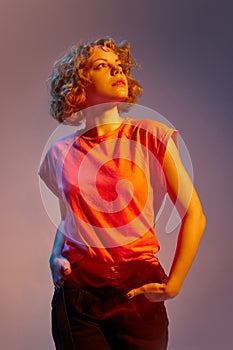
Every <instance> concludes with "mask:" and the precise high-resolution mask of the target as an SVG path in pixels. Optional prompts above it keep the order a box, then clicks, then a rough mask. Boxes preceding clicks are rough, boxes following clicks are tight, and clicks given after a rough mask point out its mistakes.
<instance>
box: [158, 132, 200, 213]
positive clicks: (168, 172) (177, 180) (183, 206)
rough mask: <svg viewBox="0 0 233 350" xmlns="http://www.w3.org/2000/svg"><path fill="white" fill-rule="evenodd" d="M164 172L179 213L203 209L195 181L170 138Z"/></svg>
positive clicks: (171, 196) (168, 188)
mask: <svg viewBox="0 0 233 350" xmlns="http://www.w3.org/2000/svg"><path fill="white" fill-rule="evenodd" d="M164 174H165V178H166V182H167V190H168V194H169V196H170V198H171V199H172V201H173V203H174V204H175V206H176V208H177V210H178V212H179V214H180V215H181V217H183V216H184V215H185V214H186V213H190V212H193V211H200V212H201V211H202V208H201V203H200V200H199V198H198V195H197V192H196V190H195V188H194V186H193V183H192V181H191V179H190V177H189V175H188V173H187V171H186V169H185V167H184V165H183V163H182V161H181V159H180V155H179V152H178V149H177V147H176V145H175V143H174V141H173V140H172V138H170V139H169V141H168V144H167V149H166V152H165V157H164Z"/></svg>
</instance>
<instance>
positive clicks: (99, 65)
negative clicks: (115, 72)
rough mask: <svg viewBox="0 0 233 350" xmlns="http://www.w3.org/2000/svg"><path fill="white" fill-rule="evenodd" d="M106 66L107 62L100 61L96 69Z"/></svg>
mask: <svg viewBox="0 0 233 350" xmlns="http://www.w3.org/2000/svg"><path fill="white" fill-rule="evenodd" d="M105 66H106V63H99V64H97V66H96V67H95V69H101V68H104V67H105Z"/></svg>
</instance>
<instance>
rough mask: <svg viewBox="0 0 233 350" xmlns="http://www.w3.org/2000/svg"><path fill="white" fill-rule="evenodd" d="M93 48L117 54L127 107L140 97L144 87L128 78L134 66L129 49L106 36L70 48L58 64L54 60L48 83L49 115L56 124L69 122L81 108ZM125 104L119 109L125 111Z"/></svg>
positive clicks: (128, 46) (134, 62) (84, 96)
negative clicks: (98, 47) (124, 81)
mask: <svg viewBox="0 0 233 350" xmlns="http://www.w3.org/2000/svg"><path fill="white" fill-rule="evenodd" d="M96 46H100V47H103V48H104V47H105V48H106V49H110V50H112V51H113V52H114V53H115V54H117V55H118V57H119V60H120V61H121V65H122V69H123V72H124V74H125V75H126V78H127V80H128V98H127V100H126V101H125V102H126V103H128V104H132V103H136V102H137V101H138V97H139V96H141V95H142V93H143V88H142V87H141V85H140V84H139V83H138V82H137V81H136V80H135V79H133V78H132V76H131V75H130V72H131V68H132V67H136V66H137V62H136V61H135V60H134V59H133V57H132V55H131V50H130V44H129V43H128V42H127V41H122V42H120V43H119V44H117V43H116V42H115V41H114V40H113V39H111V38H109V37H106V38H101V39H98V40H96V41H93V42H89V43H87V44H82V45H75V46H73V47H71V49H70V51H69V52H67V54H65V55H64V56H63V57H61V58H60V59H59V60H58V61H55V63H54V66H53V70H52V72H51V75H50V76H49V79H48V82H49V86H50V94H51V100H50V113H51V115H52V117H53V118H55V119H56V120H57V121H58V122H60V123H63V122H68V120H71V119H72V116H73V115H76V114H77V112H78V111H80V110H82V109H83V108H84V102H85V99H86V94H85V88H86V87H87V86H88V85H89V84H90V81H89V79H88V65H87V61H88V58H89V57H90V56H91V55H92V53H93V51H94V48H95V47H96ZM122 106H123V107H122ZM126 109H127V108H126V104H122V105H121V104H120V105H119V110H121V111H124V110H126Z"/></svg>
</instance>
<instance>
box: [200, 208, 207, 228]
mask: <svg viewBox="0 0 233 350" xmlns="http://www.w3.org/2000/svg"><path fill="white" fill-rule="evenodd" d="M200 222H201V227H202V231H203V232H204V231H205V228H206V216H205V214H204V213H203V211H201V218H200Z"/></svg>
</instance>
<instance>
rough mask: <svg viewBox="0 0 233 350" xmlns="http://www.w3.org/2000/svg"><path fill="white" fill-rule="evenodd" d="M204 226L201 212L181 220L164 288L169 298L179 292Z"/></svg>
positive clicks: (187, 215)
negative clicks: (173, 255)
mask: <svg viewBox="0 0 233 350" xmlns="http://www.w3.org/2000/svg"><path fill="white" fill-rule="evenodd" d="M205 225H206V219H205V216H204V214H203V212H202V211H197V212H192V213H190V214H189V213H187V214H186V215H185V217H184V218H183V220H182V224H181V228H180V232H179V237H178V241H177V247H176V252H175V257H174V259H173V263H172V267H171V270H170V273H169V277H168V282H167V286H166V288H167V292H168V294H169V296H170V297H174V296H175V295H177V294H178V293H179V291H180V288H181V286H182V284H183V282H184V279H185V277H186V275H187V273H188V271H189V269H190V267H191V265H192V262H193V260H194V258H195V256H196V253H197V250H198V247H199V244H200V240H201V237H202V235H203V232H204V229H205Z"/></svg>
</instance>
